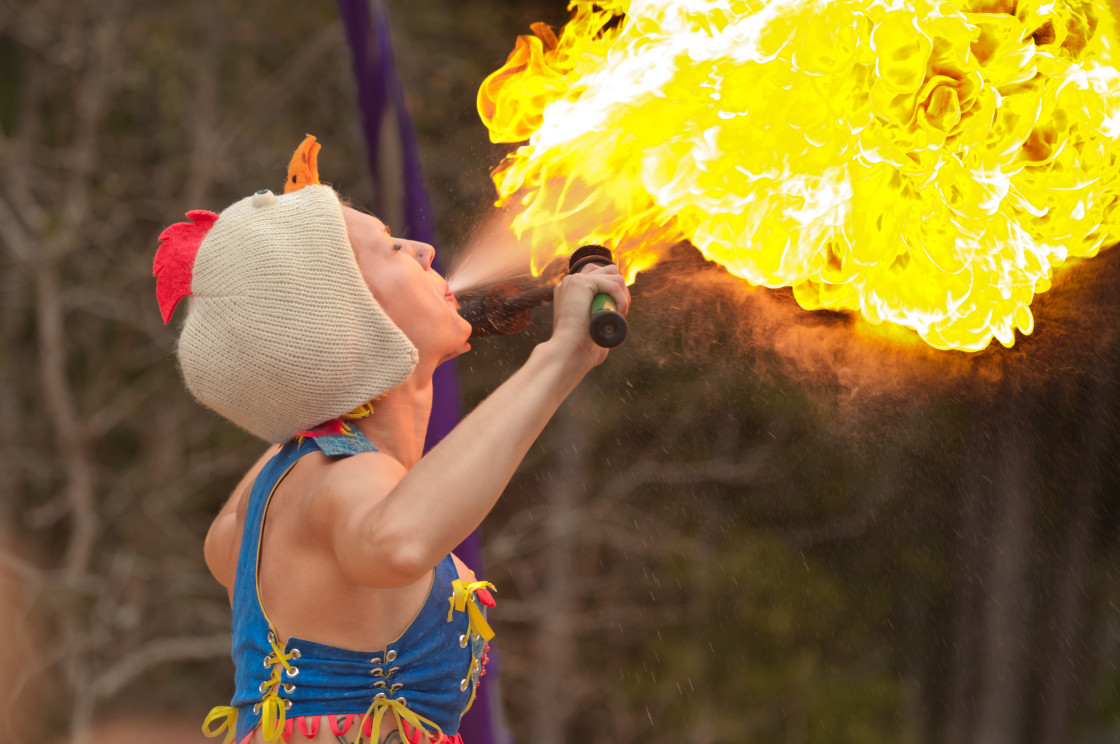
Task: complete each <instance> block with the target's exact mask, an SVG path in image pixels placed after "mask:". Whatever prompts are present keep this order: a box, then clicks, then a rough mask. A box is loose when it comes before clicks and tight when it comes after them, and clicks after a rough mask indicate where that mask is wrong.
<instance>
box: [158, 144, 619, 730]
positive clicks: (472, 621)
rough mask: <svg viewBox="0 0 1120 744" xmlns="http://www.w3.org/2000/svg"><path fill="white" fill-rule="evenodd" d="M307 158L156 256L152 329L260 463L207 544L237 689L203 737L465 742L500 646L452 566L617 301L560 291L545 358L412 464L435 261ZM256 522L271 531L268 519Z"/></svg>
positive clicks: (442, 299)
mask: <svg viewBox="0 0 1120 744" xmlns="http://www.w3.org/2000/svg"><path fill="white" fill-rule="evenodd" d="M317 148H318V145H316V144H315V143H314V138H312V137H309V138H308V140H307V141H305V142H304V144H303V145H301V148H300V150H298V151H297V155H296V157H294V158H293V167H292V170H291V171H290V173H289V179H288V188H287V191H288V192H289V193H286V194H284V195H283V196H276V195H273V194H272V193H271V192H268V191H261V192H258V193H257V194H255V195H254V196H252V197H249V198H247V199H243V200H242V201H240V202H238V203H236V204H234V205H232V206H231V207H229V208H228V209H227V210H226V211H224V212H223V213H222V215H221V216H217V215H213V214H210V213H201V212H191V213H189V214H188V216H189V217H191V219H192V221H193V222H192V223H180V224H179V225H175V226H172V227H171V228H168V230H166V231H164V233H163V235H161V240H164V244H163V245H162V246H161V248H160V251H159V252H158V253H157V256H156V263H155V273H156V275H157V277H158V279H157V296H158V297H159V300H160V304H161V309H162V311H163V315H164V319H165V321H167V320H169V318H170V315H171V313H172V312H173V311H174V308H175V305H176V304H177V303H178V301H179V300H180V299H181V298H182V297H184V296H188V295H189V296H190V298H191V299H190V305H191V306H190V311H189V314H188V317H187V320H186V322H185V323H184V325H183V330H182V332H181V335H180V339H179V343H178V347H177V352H178V356H179V362H180V365H181V368H182V371H183V376H184V379H185V381H186V383H187V386H188V387H189V388H190V389H191V392H192V393H193V394H194V395H195V396H196V397H197V398H198V399H199V400H200V401H201V402H202V403H203V404H205V405H207V406H209V407H210V408H212V409H214V410H215V411H217V412H219V413H221V414H222V415H224V416H225V417H227V418H228V419H230V420H231V421H233V422H234V423H236V424H238V425H240V426H242V427H244V428H245V429H247V430H248V431H250V432H251V433H254V434H256V435H258V436H260V437H262V438H264V439H266V440H268V441H270V442H273V443H274V444H273V446H272V447H270V448H269V450H268V451H267V452H265V454H264V455H263V456H262V457H261V459H260V460H259V461H258V462H257V463H256V465H255V466H254V467H253V468H252V469H251V470H250V471H249V472H248V473H247V474H246V476H245V477H244V479H243V480H242V482H241V483H240V484H239V485H238V487H237V488H236V489H235V491H234V493H233V495H232V497H231V498H230V500H229V501H228V503H227V504H226V505H225V506H224V507H223V509H222V510H221V512H220V513H219V515H218V517H217V519H215V521H214V524H213V526H212V527H211V528H210V532H209V534H208V535H207V539H206V562H207V565H208V566H209V568H210V570H211V572H212V573H213V574H214V576H215V578H217V580H218V581H219V582H221V583H222V585H223V586H225V587H226V588H227V590H228V591H229V593H230V600H231V603H232V606H233V613H234V632H233V635H234V639H233V657H234V661H235V664H236V667H237V673H236V682H237V686H236V687H237V689H236V693H235V695H234V698H233V701H232V702H231V704H230V705H229V706H219V707H217V708H215V709H214V710H213V711H211V714H210V716H209V717H208V718H207V720H206V724H205V725H204V727H203V728H204V731H206V733H207V734H208V735H210V736H221V735H223V734H224V735H225V740H226V742H230V741H233V740H235V739H236V741H238V742H254V743H259V742H265V741H275V740H276V739H278V738H280V737H284V738H289V737H291V736H293V735H296V734H297V733H298V735H299V736H300V737H306V738H307V739H308V740H310V741H313V742H332V744H334V743H336V742H342V741H346V742H352V741H357V740H358V739H359V738H361V740H363V741H365V740H369V741H375V742H396V741H402V740H403V741H413V742H419V741H421V740H423V739H425V738H426V739H428V740H430V741H442V742H444V743H445V744H447V743H448V742H458V741H459V737H458V736H457V734H456V732H457V730H458V722H459V717H460V716H461V715H462V713H463V712H465V709H466V708H467V707H469V705H470V702H471V701H472V700H473V697H474V692H475V689H476V687H477V684H478V679H479V677H480V676H481V673H482V667H483V665H484V663H485V656H486V652H485V648H486V641H487V640H489V637H490V636H491V635H492V631H491V630H490V628H489V626H488V625H487V624H486V620H485V618H484V615H483V607H484V606H492V605H493V600H492V597H491V596H490V594H489V591H488V588H492V587H490V585H489V584H487V583H485V582H480V581H478V580H477V579H476V578H475V576H474V575H473V573H472V572H471V571H470V569H469V568H468V567H467V566H465V565H463V564H462V562H461V561H459V560H458V559H457V558H455V557H454V556H452V555H451V554H450V551H451V550H452V549H453V548H454V546H456V545H458V544H459V543H460V542H461V541H462V540H463V539H464V538H465V537H466V536H467V535H468V534H470V533H471V531H473V530H474V529H475V528H476V527H478V525H479V524H480V522H481V521H482V519H483V518H484V517H485V516H486V514H487V513H488V512H489V511H490V509H491V508H492V507H493V506H494V504H495V502H496V501H497V499H498V496H499V495H500V494H501V492H502V489H503V488H504V487H505V486H506V484H507V483H508V482H509V480H510V478H511V477H512V475H513V472H514V470H515V469H516V468H517V466H518V464H519V463H520V462H521V460H522V458H523V457H524V456H525V453H526V451H527V449H528V447H529V446H530V444H531V443H532V442H533V441H534V440H535V439H536V437H537V436H538V435H539V434H540V432H541V430H542V429H543V428H544V426H545V424H546V423H547V422H548V420H549V418H550V417H551V416H552V414H553V413H554V412H555V411H556V409H557V407H558V406H559V405H560V403H561V402H562V401H563V400H564V398H565V397H566V396H567V395H568V394H569V393H570V392H571V391H572V390H573V389H574V388H575V386H576V385H577V384H578V383H579V381H580V380H581V379H582V378H583V376H584V375H585V374H586V373H587V372H588V371H589V370H590V369H591V368H592V367H594V366H595V365H597V364H599V363H600V362H602V361H603V360H604V358H605V357H606V353H607V352H606V350H604V349H602V348H600V347H598V346H596V345H595V344H594V343H593V342H592V341H591V340H590V338H589V337H588V332H587V324H588V314H589V312H588V308H589V306H590V303H591V300H592V298H593V297H594V295H595V294H597V293H607V294H610V295H611V296H612V297H613V298H614V300H615V302H616V303H617V305H618V307H619V310H620V312H622V313H625V312H626V310H627V308H628V306H629V294H628V291H627V289H626V286H625V282H624V281H623V279H622V276H621V275H620V274H619V272H618V270H617V269H616V268H615V267H613V266H611V267H597V268H594V269H591V270H589V271H587V272H584V273H581V274H578V275H575V276H569V277H566V278H565V279H564V281H563V282H561V284H560V285H559V286H558V287H557V288H556V292H555V301H554V329H553V333H552V337H551V338H550V339H549V340H548V341H547V342H545V343H542V344H540V345H539V346H537V347H536V348H535V349H534V350H533V352H532V353H531V355H530V357H529V359H528V361H527V362H526V363H525V365H524V366H523V367H522V368H521V369H520V370H518V371H517V372H516V373H515V374H513V375H512V376H511V377H510V378H509V380H507V381H506V382H505V383H504V384H503V385H502V386H500V387H499V388H498V389H497V390H495V391H494V392H493V393H492V394H491V395H490V397H488V398H487V399H486V400H485V401H483V402H482V403H481V404H480V405H479V406H478V407H477V408H476V409H475V410H474V411H473V412H472V413H471V414H470V415H469V416H467V417H466V418H465V419H464V420H463V421H462V422H461V423H460V424H459V425H458V426H457V427H456V428H455V429H454V430H453V431H452V432H451V433H450V434H448V436H447V437H446V438H445V439H444V440H443V441H442V442H441V443H440V444H439V445H438V446H437V447H435V448H434V449H432V451H431V452H429V453H428V454H427V455H423V445H424V436H425V431H426V429H427V423H428V417H429V414H430V412H431V405H432V373H433V372H434V370H435V368H436V367H437V366H438V365H439V364H440V363H441V362H443V361H445V360H447V359H450V358H452V357H454V356H456V355H458V354H461V353H462V352H464V351H466V350H467V349H468V348H469V347H468V345H467V338H468V336H469V334H470V330H471V329H470V326H469V324H468V323H467V322H466V321H464V320H463V319H462V318H461V317H460V316H459V314H458V312H457V308H458V305H457V303H456V301H455V298H454V295H453V294H452V293H451V291H450V290H449V289H448V286H447V282H446V281H445V280H444V279H443V278H441V277H440V276H439V275H438V274H437V273H436V272H435V271H434V270H433V269H432V258H433V255H434V251H433V249H432V247H431V246H429V245H427V244H424V243H418V242H415V241H410V240H401V239H398V238H394V237H393V236H392V235H391V234H390V232H389V228H388V227H387V226H386V225H385V224H384V223H382V222H381V221H380V220H379V219H377V218H376V217H373V216H371V215H368V214H363V213H360V212H358V211H355V210H353V209H351V208H349V207H348V206H346V205H344V204H342V203H341V202H340V200H339V198H338V195H337V194H336V193H335V192H334V191H333V190H332V189H330V188H328V187H326V186H321V185H318V178H317V173H316V168H315V160H316V158H315V156H316V154H317ZM266 517H267V518H266Z"/></svg>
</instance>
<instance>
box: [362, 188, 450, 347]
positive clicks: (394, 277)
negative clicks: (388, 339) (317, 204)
mask: <svg viewBox="0 0 1120 744" xmlns="http://www.w3.org/2000/svg"><path fill="white" fill-rule="evenodd" d="M342 215H343V219H344V220H345V221H346V232H347V234H348V235H349V238H350V245H351V247H352V248H353V249H354V258H355V259H356V260H357V262H358V269H359V270H360V271H361V273H362V277H363V278H364V279H365V281H366V285H367V286H368V287H369V289H370V292H371V293H372V294H373V296H374V299H376V300H377V302H378V303H379V304H380V305H381V307H382V308H383V309H384V310H385V313H386V314H387V315H388V316H389V318H390V320H392V321H393V322H394V323H395V324H396V325H397V327H398V328H400V329H401V330H402V331H403V332H404V334H405V335H406V336H408V339H409V340H410V341H412V343H413V345H414V346H416V348H417V350H418V351H419V352H420V355H421V359H423V358H424V357H425V356H427V357H428V358H434V359H435V360H436V361H437V362H438V361H442V360H443V359H447V358H450V357H453V356H456V355H457V354H460V353H462V352H463V351H466V350H467V348H468V347H467V346H466V341H467V338H468V337H469V336H470V333H471V326H470V324H469V323H468V322H467V321H466V320H464V319H463V318H462V317H461V316H460V315H459V312H458V308H459V303H458V302H456V301H455V296H454V295H453V294H452V293H451V290H450V289H449V288H448V286H447V281H446V280H445V279H444V278H443V277H442V276H440V275H439V274H438V273H437V272H436V271H435V269H433V268H432V260H433V259H434V258H435V249H434V248H432V246H430V245H428V244H427V243H420V242H418V241H415V240H403V239H401V238H395V237H393V236H392V235H391V234H390V232H389V228H388V226H386V225H385V223H384V222H382V221H381V220H379V219H378V218H376V217H374V216H373V215H369V214H365V213H363V212H359V211H358V210H356V209H353V208H351V207H348V206H345V205H343V207H342Z"/></svg>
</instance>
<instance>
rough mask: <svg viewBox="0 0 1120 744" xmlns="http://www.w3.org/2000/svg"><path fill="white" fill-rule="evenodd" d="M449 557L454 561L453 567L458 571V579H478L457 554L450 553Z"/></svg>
mask: <svg viewBox="0 0 1120 744" xmlns="http://www.w3.org/2000/svg"><path fill="white" fill-rule="evenodd" d="M451 559H452V560H453V561H455V569H456V570H457V571H458V572H459V580H460V581H464V582H471V581H478V579H477V578H476V577H475V575H474V571H472V570H471V568H470V566H468V565H467V564H466V563H463V561H461V560H460V559H459V556H457V555H455V554H454V553H452V554H451Z"/></svg>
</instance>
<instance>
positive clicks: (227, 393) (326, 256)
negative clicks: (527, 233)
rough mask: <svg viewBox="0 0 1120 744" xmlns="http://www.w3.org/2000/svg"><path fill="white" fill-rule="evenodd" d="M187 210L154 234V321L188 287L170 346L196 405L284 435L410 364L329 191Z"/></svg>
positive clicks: (356, 402)
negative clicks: (157, 243)
mask: <svg viewBox="0 0 1120 744" xmlns="http://www.w3.org/2000/svg"><path fill="white" fill-rule="evenodd" d="M187 216H188V217H190V218H191V219H192V220H194V224H193V225H192V224H191V223H179V224H178V225H172V226H171V227H169V228H168V229H167V230H165V231H164V233H163V234H162V235H161V236H160V239H161V240H164V241H166V242H165V243H164V245H163V246H161V248H160V251H161V252H163V251H165V250H167V253H165V254H163V255H162V256H161V253H157V255H156V262H155V273H156V275H157V276H158V277H159V280H157V295H158V296H159V299H160V304H161V308H162V309H163V312H164V319H165V321H166V320H168V319H169V318H170V316H171V312H172V311H173V310H174V306H175V304H176V303H177V302H178V299H180V298H181V297H182V296H184V294H190V295H191V300H190V303H189V310H188V315H187V319H186V322H185V323H184V325H183V329H182V333H181V334H180V336H179V343H178V347H177V351H178V356H179V364H180V366H181V367H182V370H183V377H184V379H185V380H186V384H187V387H188V388H189V389H190V391H191V393H192V394H193V395H194V396H195V398H197V399H198V401H199V402H200V403H202V404H203V405H205V406H207V407H209V408H211V409H213V410H214V411H217V412H218V413H220V414H221V415H222V416H225V417H226V418H227V419H229V420H230V421H232V422H233V423H235V424H237V425H238V426H240V427H242V428H244V429H246V430H248V431H249V432H250V433H252V434H255V435H256V436H258V437H260V438H262V439H265V440H267V441H269V442H284V441H286V440H288V439H290V438H291V437H293V436H294V435H295V434H296V433H298V432H301V431H305V430H308V429H311V428H313V427H315V426H316V425H318V424H321V423H323V422H326V421H330V420H332V419H335V418H338V417H339V416H342V415H343V414H345V413H348V412H350V411H352V410H353V409H355V408H357V407H358V406H360V405H361V404H363V403H365V402H367V401H370V400H372V399H373V398H375V397H377V396H378V395H381V394H382V393H384V392H386V391H388V390H390V389H391V388H394V387H396V386H397V385H399V384H401V383H402V382H404V381H405V380H406V379H407V378H408V376H409V375H410V374H411V373H412V370H413V368H414V367H415V366H416V362H417V358H418V355H417V351H416V348H415V347H414V346H413V345H412V342H410V341H409V340H408V338H407V337H406V336H405V335H404V333H403V332H402V331H401V330H400V329H399V328H397V326H396V325H395V324H394V323H393V322H392V321H391V320H390V319H389V317H388V316H387V315H386V314H385V311H384V310H382V309H381V306H380V305H378V304H377V301H376V300H375V299H374V298H373V295H372V294H371V293H370V291H369V288H368V287H367V285H366V283H365V280H364V279H363V278H362V275H361V273H360V272H359V270H358V265H357V262H356V260H355V258H354V253H353V250H352V249H351V247H350V242H349V240H348V238H347V235H346V224H345V222H344V221H343V217H342V207H341V204H340V203H339V198H338V195H337V194H336V193H335V192H334V190H333V189H331V188H329V187H327V186H319V185H308V186H306V187H303V188H301V189H300V190H298V191H294V192H292V193H289V194H284V195H281V196H277V195H275V194H273V193H272V192H270V191H267V190H262V191H259V192H257V193H256V194H255V195H253V196H251V197H248V198H246V199H242V200H241V201H238V202H236V203H235V204H233V205H232V206H230V207H228V208H227V209H226V210H225V211H223V212H222V213H221V215H213V214H212V213H208V212H191V213H188V215H187ZM207 223H209V224H207ZM194 246H197V253H196V255H195V256H194V260H193V269H192V268H191V262H190V259H191V256H190V253H191V250H192V249H193V248H194ZM184 268H186V269H187V271H186V283H187V285H186V286H185V287H184V286H183V284H184V282H183V269H184ZM164 274H166V278H167V281H166V282H164V285H163V286H160V284H159V281H160V280H163V279H164ZM184 290H185V292H184Z"/></svg>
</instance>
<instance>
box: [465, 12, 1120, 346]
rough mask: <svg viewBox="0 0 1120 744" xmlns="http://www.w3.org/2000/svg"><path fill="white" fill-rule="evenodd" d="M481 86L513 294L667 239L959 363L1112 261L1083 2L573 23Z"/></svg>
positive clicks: (1114, 214)
mask: <svg viewBox="0 0 1120 744" xmlns="http://www.w3.org/2000/svg"><path fill="white" fill-rule="evenodd" d="M570 7H571V8H572V9H573V15H572V19H571V21H570V22H569V23H568V24H567V25H566V26H565V27H564V29H563V30H562V31H561V33H560V34H559V36H557V35H556V34H554V33H553V32H552V30H551V29H549V28H548V27H547V26H545V25H543V24H535V25H534V26H533V35H532V36H522V37H519V38H518V40H517V45H516V48H515V49H514V51H513V53H512V54H511V55H510V57H509V59H508V61H507V62H506V64H505V65H504V66H503V67H502V68H501V69H500V70H498V71H496V72H495V73H493V74H492V75H491V76H490V77H489V78H487V79H486V81H485V82H484V83H483V85H482V88H481V90H480V91H479V97H478V108H479V113H480V115H481V116H482V119H483V121H484V122H485V124H486V126H487V127H488V128H489V129H490V136H491V139H492V140H493V141H495V142H524V141H526V140H527V143H526V144H523V145H521V146H520V147H518V148H517V149H516V151H515V152H513V153H512V154H510V155H509V156H508V157H507V158H506V159H505V160H504V161H503V162H502V163H501V164H500V165H499V167H498V168H497V169H496V170H495V172H494V174H493V178H494V183H495V185H496V187H497V190H498V194H499V202H498V204H499V205H505V206H512V207H513V208H514V210H515V212H516V217H515V218H514V221H513V227H514V230H515V231H516V232H517V234H518V236H519V238H521V239H522V240H523V241H525V242H527V244H528V245H529V246H530V247H531V251H532V265H533V268H534V271H539V270H540V269H541V268H543V267H544V266H546V265H547V264H548V262H549V261H550V260H551V259H553V258H554V257H556V256H557V255H562V254H564V253H566V252H568V251H569V250H570V247H571V246H572V244H575V243H579V242H596V243H604V244H608V245H610V246H611V247H612V248H614V249H615V251H616V254H617V255H621V257H622V259H623V261H624V262H625V264H626V272H627V276H628V279H630V280H632V279H633V277H634V275H635V274H636V273H637V272H638V271H640V270H642V269H644V268H647V267H649V266H651V265H652V264H654V263H655V262H656V261H657V260H658V257H659V255H660V253H662V252H663V251H664V250H665V249H666V248H667V247H668V246H669V245H671V244H672V243H674V242H677V241H680V240H683V239H687V240H690V241H691V242H692V243H693V244H694V245H695V246H696V247H697V248H698V249H699V250H700V251H701V253H702V254H703V255H704V256H705V257H707V258H708V259H710V260H713V261H718V262H719V263H720V264H722V265H724V266H725V267H726V268H727V269H728V271H730V272H731V273H733V274H735V275H736V276H739V277H742V278H743V279H745V280H746V281H747V282H749V283H751V284H754V285H762V286H767V287H779V286H788V287H792V288H793V292H794V295H795V296H796V298H797V300H798V302H799V303H800V304H801V305H802V307H805V308H808V309H819V308H828V309H833V310H849V311H854V312H859V313H860V314H862V316H863V317H865V318H866V319H867V320H868V321H870V322H872V323H876V324H877V323H882V322H890V323H895V324H899V325H902V326H906V327H909V328H912V329H914V330H915V331H917V333H918V334H919V335H920V336H921V337H922V338H923V339H925V341H926V342H928V343H929V344H931V345H932V346H934V347H937V348H942V349H963V350H968V351H976V350H980V349H983V348H985V347H986V346H987V345H988V344H989V343H990V342H991V340H992V338H993V337H994V338H996V339H998V340H999V342H1000V343H1002V344H1003V345H1005V346H1011V345H1012V344H1014V342H1015V330H1016V329H1017V330H1018V331H1020V332H1021V333H1023V334H1029V333H1030V332H1031V331H1032V330H1033V327H1034V319H1033V315H1032V313H1031V310H1030V304H1031V301H1032V299H1033V298H1034V296H1035V295H1036V294H1037V293H1039V292H1045V291H1046V290H1047V289H1049V287H1050V285H1051V281H1052V278H1053V273H1054V269H1055V268H1056V267H1058V266H1061V265H1062V264H1064V263H1066V262H1068V261H1070V260H1071V259H1074V258H1086V257H1091V256H1093V255H1095V254H1096V253H1097V252H1098V251H1099V250H1100V249H1101V248H1102V247H1105V246H1108V245H1111V244H1112V243H1114V242H1116V241H1117V240H1118V239H1120V210H1118V209H1117V204H1118V202H1120V162H1118V161H1120V73H1118V72H1117V69H1116V67H1115V66H1114V64H1113V51H1112V46H1113V44H1114V43H1115V41H1116V24H1115V19H1114V18H1113V15H1112V12H1111V9H1110V7H1109V6H1108V3H1107V0H1085V1H1082V0H1053V1H1052V2H1043V1H1042V0H959V1H958V2H956V3H948V2H939V1H937V0H919V1H917V2H906V3H901V2H894V3H891V4H889V5H888V4H887V3H884V2H881V1H880V0H838V1H836V2H824V1H823V0H816V1H815V0H645V1H644V2H630V1H629V0H608V1H607V2H603V1H602V0H596V1H595V2H592V1H591V0H573V2H572V3H571V6H570Z"/></svg>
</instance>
